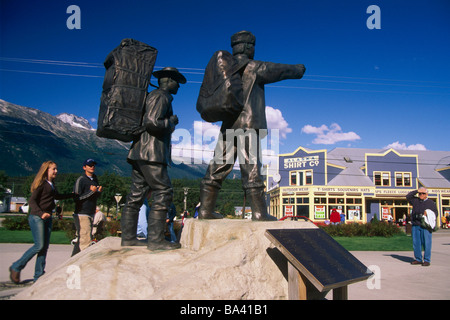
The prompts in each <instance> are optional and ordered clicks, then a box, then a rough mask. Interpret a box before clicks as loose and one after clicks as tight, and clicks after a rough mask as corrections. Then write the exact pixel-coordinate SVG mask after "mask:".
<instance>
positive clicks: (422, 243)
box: [406, 187, 437, 266]
mask: <svg viewBox="0 0 450 320" xmlns="http://www.w3.org/2000/svg"><path fill="white" fill-rule="evenodd" d="M416 194H418V195H419V197H416ZM406 200H408V202H409V203H410V204H411V205H412V206H413V208H412V213H411V223H412V240H413V250H414V261H413V262H411V264H413V265H419V264H421V265H423V266H429V265H430V262H431V231H430V230H428V229H427V228H424V227H422V226H421V220H422V217H423V216H424V215H427V213H426V212H425V211H426V210H427V209H429V210H431V211H432V212H433V213H434V214H435V215H436V216H437V208H436V204H435V203H434V202H433V200H430V199H428V191H427V189H425V188H423V187H422V188H419V190H414V191H411V192H410V193H408V194H407V195H406ZM422 247H423V249H424V255H423V262H422Z"/></svg>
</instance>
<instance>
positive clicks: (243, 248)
mask: <svg viewBox="0 0 450 320" xmlns="http://www.w3.org/2000/svg"><path fill="white" fill-rule="evenodd" d="M285 228H289V229H294V228H308V229H310V228H316V226H315V225H314V224H312V223H310V222H305V221H282V222H280V221H276V222H252V221H248V220H231V219H230V220H229V219H223V220H194V219H187V220H186V222H185V226H184V229H183V232H182V235H181V240H180V242H181V244H182V248H181V249H178V250H173V251H161V252H151V251H148V250H147V248H146V247H121V245H120V238H117V237H109V238H106V239H104V240H102V241H100V242H99V243H97V244H95V245H93V246H91V247H89V248H88V249H86V250H84V251H82V252H81V253H79V254H77V255H76V256H74V257H72V258H69V259H68V260H67V262H65V263H63V264H62V265H61V266H60V267H59V268H56V269H55V270H53V271H52V272H49V273H48V274H45V275H44V276H43V277H41V278H40V279H39V280H38V281H37V282H36V283H35V284H33V285H32V286H31V287H30V288H27V289H26V290H24V291H22V292H21V293H20V294H18V295H17V296H15V299H155V300H156V299H183V300H190V299H195V300H197V299H198V300H206V299H207V300H210V299H211V300H214V299H217V300H222V299H231V300H237V299H251V300H253V299H255V300H273V299H287V298H288V282H287V268H288V267H287V261H286V260H285V259H284V258H283V257H282V255H281V254H280V253H279V252H278V251H277V249H275V248H274V247H273V245H272V244H271V243H270V241H269V240H268V239H267V238H266V237H265V235H264V234H265V231H266V229H285Z"/></svg>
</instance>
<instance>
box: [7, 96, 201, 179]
mask: <svg viewBox="0 0 450 320" xmlns="http://www.w3.org/2000/svg"><path fill="white" fill-rule="evenodd" d="M0 127H1V129H0V147H1V149H2V150H3V152H2V158H3V159H2V161H0V171H5V173H6V174H7V175H8V176H28V175H32V174H35V173H36V172H37V171H38V170H39V167H40V165H41V164H42V163H43V162H44V161H46V160H53V161H55V162H56V163H57V164H58V169H59V171H60V172H63V173H74V172H82V163H83V161H84V160H85V159H88V158H93V159H95V160H96V161H97V162H98V167H97V173H98V174H102V173H103V172H106V171H108V172H113V173H116V174H118V175H120V176H129V175H131V165H130V164H129V163H128V162H127V160H126V158H127V155H128V150H129V147H130V145H131V144H130V143H125V142H121V141H118V140H112V139H105V138H100V137H98V136H97V135H96V131H95V129H93V128H92V126H91V125H90V124H89V122H88V121H87V120H86V119H84V118H82V117H78V116H76V115H71V114H67V113H63V114H59V115H57V116H53V115H51V114H49V113H46V112H44V111H41V110H38V109H34V108H29V107H24V106H20V105H16V104H14V103H10V102H7V101H4V100H1V99H0ZM206 167H207V164H185V163H181V164H173V165H172V166H170V167H169V175H170V176H171V178H188V179H195V178H200V177H203V175H204V173H205V171H206Z"/></svg>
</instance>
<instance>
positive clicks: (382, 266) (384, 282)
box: [0, 230, 450, 300]
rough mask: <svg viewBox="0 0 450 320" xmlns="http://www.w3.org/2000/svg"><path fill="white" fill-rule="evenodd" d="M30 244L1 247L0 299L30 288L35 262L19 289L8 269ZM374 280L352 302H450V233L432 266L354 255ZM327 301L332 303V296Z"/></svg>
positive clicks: (401, 254)
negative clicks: (369, 271)
mask: <svg viewBox="0 0 450 320" xmlns="http://www.w3.org/2000/svg"><path fill="white" fill-rule="evenodd" d="M30 246H31V244H5V243H2V244H0V256H1V260H0V261H1V262H0V283H1V286H0V299H7V298H8V297H9V296H11V295H14V294H16V293H17V292H19V291H20V290H23V289H24V288H25V287H27V286H29V285H31V282H30V280H32V279H33V273H34V261H35V259H33V260H32V261H30V262H29V264H28V265H27V266H26V268H25V269H24V270H23V271H22V275H21V278H22V280H24V282H25V283H24V284H23V285H20V286H19V287H17V286H16V285H14V284H13V283H11V282H10V280H9V271H8V268H9V266H10V265H11V263H12V262H14V261H15V260H17V259H18V258H20V256H21V255H22V254H23V253H24V252H25V250H27V249H28V248H29V247H30ZM71 253H72V246H70V245H51V246H50V249H49V252H48V256H47V267H46V270H47V271H50V270H52V269H54V268H57V267H58V266H59V265H60V264H62V263H63V262H64V261H66V259H68V258H69V257H70V255H71ZM352 254H353V255H354V256H356V258H358V259H359V260H360V261H361V262H362V263H364V264H365V265H366V266H367V267H370V268H371V269H372V270H373V271H374V272H375V276H374V277H373V278H371V279H369V280H368V281H362V282H358V283H355V284H351V285H350V286H349V289H348V298H349V300H422V299H424V300H448V299H450V278H449V277H448V270H449V266H450V230H440V231H438V232H436V233H434V234H433V250H432V255H431V266H430V267H422V266H413V265H410V262H411V261H412V257H413V253H412V251H393V252H380V251H353V252H352ZM326 298H327V299H332V294H331V292H330V293H329V294H328V295H327V297H326Z"/></svg>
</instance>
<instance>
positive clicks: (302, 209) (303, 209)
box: [297, 205, 309, 218]
mask: <svg viewBox="0 0 450 320" xmlns="http://www.w3.org/2000/svg"><path fill="white" fill-rule="evenodd" d="M297 216H303V217H307V218H309V205H297Z"/></svg>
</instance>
